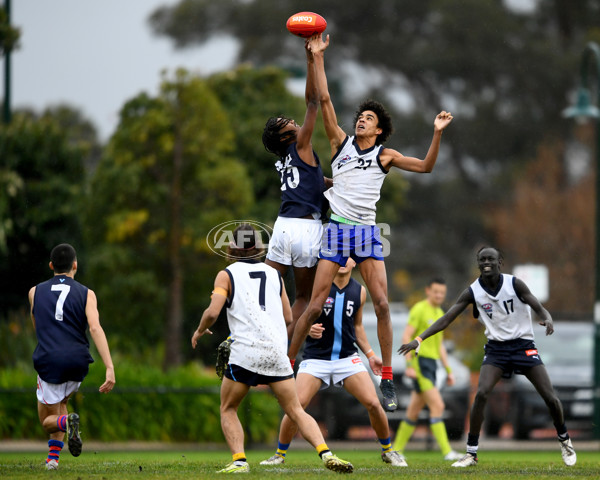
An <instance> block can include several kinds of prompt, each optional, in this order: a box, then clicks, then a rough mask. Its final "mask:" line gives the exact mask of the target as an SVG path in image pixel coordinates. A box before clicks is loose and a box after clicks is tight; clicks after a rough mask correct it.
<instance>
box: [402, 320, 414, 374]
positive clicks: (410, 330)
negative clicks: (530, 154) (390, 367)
mask: <svg viewBox="0 0 600 480" xmlns="http://www.w3.org/2000/svg"><path fill="white" fill-rule="evenodd" d="M416 333H417V330H416V328H415V327H413V326H412V325H406V327H405V328H404V332H403V333H402V344H403V345H404V344H405V343H409V342H410V341H411V340H412V339H413V337H414V336H415V335H416ZM405 356H406V369H405V370H404V375H406V376H407V377H408V378H417V371H416V370H415V367H413V366H412V365H409V363H408V362H410V361H411V360H412V359H413V354H412V353H410V352H407V353H406V355H405Z"/></svg>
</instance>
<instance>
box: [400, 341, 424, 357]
mask: <svg viewBox="0 0 600 480" xmlns="http://www.w3.org/2000/svg"><path fill="white" fill-rule="evenodd" d="M420 346H421V344H420V343H419V342H418V340H413V341H412V342H409V343H404V344H402V346H401V347H400V348H399V349H398V353H399V354H400V355H406V354H407V353H408V352H410V351H411V350H414V351H415V353H416V354H417V355H418V354H419V347H420Z"/></svg>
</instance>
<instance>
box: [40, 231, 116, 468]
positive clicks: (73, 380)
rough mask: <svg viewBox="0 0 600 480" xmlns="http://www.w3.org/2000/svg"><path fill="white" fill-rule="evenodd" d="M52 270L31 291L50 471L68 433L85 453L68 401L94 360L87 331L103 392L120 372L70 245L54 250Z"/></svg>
mask: <svg viewBox="0 0 600 480" xmlns="http://www.w3.org/2000/svg"><path fill="white" fill-rule="evenodd" d="M50 269H51V270H53V271H54V277H53V278H51V279H50V280H47V281H45V282H43V283H40V284H38V285H37V286H35V287H33V288H31V290H29V303H30V305H31V320H32V321H33V327H34V328H35V334H36V336H37V341H38V344H37V346H36V347H35V351H34V352H33V366H34V367H35V369H36V371H37V373H38V379H37V392H36V395H37V400H38V416H39V418H40V423H41V424H42V427H44V431H45V432H46V433H48V434H49V435H50V440H48V448H49V453H48V458H47V459H46V469H48V470H56V469H58V462H59V459H60V452H61V450H62V448H63V447H64V442H63V440H64V437H65V433H66V434H67V441H68V445H69V451H70V452H71V455H73V456H74V457H78V456H79V455H80V454H81V449H82V441H81V436H80V435H79V415H77V414H76V413H68V410H67V402H68V401H69V398H70V397H71V395H73V394H74V393H75V392H77V390H79V386H80V385H81V382H82V381H83V379H84V378H85V376H86V375H87V373H88V370H89V364H90V363H92V362H93V361H94V359H93V358H92V356H91V355H90V351H89V347H90V344H89V341H88V339H87V336H86V330H87V328H88V327H89V329H90V335H91V337H92V339H93V340H94V344H95V345H96V349H97V350H98V353H99V354H100V357H101V358H102V361H103V362H104V366H105V367H106V380H105V382H104V383H103V384H102V385H101V386H100V389H99V390H100V392H102V393H108V392H110V391H111V390H112V389H113V387H114V386H115V369H114V366H113V363H112V359H111V356H110V350H109V348H108V342H107V341H106V335H105V334H104V330H103V329H102V327H101V326H100V316H99V314H98V303H97V300H96V295H95V293H94V292H93V291H92V290H90V289H89V288H87V287H86V286H84V285H82V284H81V283H79V282H77V281H75V273H77V254H76V252H75V249H74V248H73V247H72V246H71V245H69V244H66V243H63V244H60V245H57V246H56V247H54V248H53V249H52V251H51V252H50Z"/></svg>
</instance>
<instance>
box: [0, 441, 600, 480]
mask: <svg viewBox="0 0 600 480" xmlns="http://www.w3.org/2000/svg"><path fill="white" fill-rule="evenodd" d="M335 453H336V454H337V455H339V456H340V457H341V458H343V459H345V460H349V461H351V462H352V463H353V464H354V469H355V470H354V472H355V473H354V474H353V475H357V476H358V477H357V478H361V479H367V480H375V479H377V480H389V478H390V477H396V476H399V475H402V476H410V478H411V480H412V479H423V480H429V479H431V480H433V479H436V480H438V479H439V478H440V476H443V477H444V478H445V479H470V480H475V479H477V480H479V479H482V478H483V479H490V480H492V479H509V478H510V479H514V478H517V477H518V478H519V480H545V479H557V478H598V477H599V476H600V452H581V453H578V455H577V456H578V459H577V465H575V466H574V467H566V466H565V465H564V464H563V463H562V459H561V456H560V450H559V449H558V448H557V449H556V451H527V452H517V451H501V452H500V451H497V452H494V451H485V450H482V451H481V452H480V453H479V465H477V466H476V467H469V468H466V469H457V468H453V467H451V466H450V465H451V462H446V461H444V460H442V458H441V455H440V454H439V453H438V452H422V451H419V452H411V451H408V452H407V455H406V456H407V461H408V464H409V466H408V468H400V467H391V466H389V465H387V464H384V463H383V462H382V461H381V458H380V456H379V453H378V452H377V450H376V449H373V450H372V451H365V450H360V451H358V450H341V451H336V452H335ZM246 454H247V456H248V461H249V462H250V474H248V476H250V477H255V478H283V477H284V476H285V477H286V478H293V479H307V480H317V479H319V480H322V478H323V475H327V476H331V475H333V476H336V475H338V474H336V473H334V472H330V471H328V470H326V469H325V468H324V467H323V465H322V463H321V460H320V459H319V457H318V456H317V454H316V453H315V452H313V451H306V450H297V451H294V449H293V448H292V449H291V450H290V451H289V452H288V457H287V460H286V463H285V464H284V465H281V466H276V467H266V466H262V465H259V463H260V461H261V460H264V459H265V458H268V457H270V456H271V455H272V454H273V451H272V450H261V451H258V450H256V451H254V450H249V451H247V452H246ZM45 456H46V452H39V453H31V452H27V453H18V452H10V453H3V452H0V477H2V478H3V479H23V480H29V479H36V480H37V479H39V478H41V476H42V475H45V476H46V475H48V476H51V477H52V479H63V478H64V479H69V480H72V479H81V480H86V479H99V480H121V479H124V480H129V479H136V480H140V479H141V478H143V479H161V480H170V479H182V480H183V479H186V480H189V478H194V479H205V478H206V479H208V478H214V475H215V472H216V471H217V470H219V469H221V468H223V467H224V466H225V465H226V464H227V463H229V462H230V461H231V456H230V455H229V453H228V452H227V451H223V450H215V451H210V452H201V451H182V452H174V451H169V452H148V451H144V452H129V451H128V452H111V451H101V452H91V451H85V450H84V452H83V453H82V454H81V456H80V457H78V458H73V457H71V456H70V455H69V453H68V452H67V451H65V452H64V453H62V454H61V459H60V468H59V470H57V471H52V472H46V471H45V468H44V460H45ZM48 478H49V477H48ZM351 478H352V477H351Z"/></svg>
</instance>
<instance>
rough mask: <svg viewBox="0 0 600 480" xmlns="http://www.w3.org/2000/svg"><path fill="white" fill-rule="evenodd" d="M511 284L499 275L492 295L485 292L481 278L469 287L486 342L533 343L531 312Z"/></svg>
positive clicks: (505, 277)
mask: <svg viewBox="0 0 600 480" xmlns="http://www.w3.org/2000/svg"><path fill="white" fill-rule="evenodd" d="M514 280H515V277H514V276H512V275H508V274H506V273H503V274H501V279H500V284H499V285H498V288H497V290H496V291H495V292H491V291H489V290H488V289H486V288H485V287H484V286H483V285H482V284H481V279H480V278H478V279H477V280H475V281H474V282H473V283H472V284H471V287H470V288H471V292H472V294H473V299H474V300H475V305H476V306H477V311H478V314H479V321H480V322H481V323H483V324H484V325H485V336H486V337H487V338H488V339H489V340H496V341H499V342H505V341H507V340H515V339H517V338H524V339H527V340H533V325H532V323H531V309H530V308H529V305H527V304H526V303H524V302H523V301H522V300H521V299H520V298H519V296H518V295H517V292H516V291H515V287H514Z"/></svg>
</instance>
